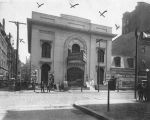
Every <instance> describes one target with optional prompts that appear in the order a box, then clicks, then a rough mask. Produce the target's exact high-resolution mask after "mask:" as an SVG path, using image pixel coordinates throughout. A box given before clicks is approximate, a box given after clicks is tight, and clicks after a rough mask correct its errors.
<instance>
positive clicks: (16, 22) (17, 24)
mask: <svg viewBox="0 0 150 120" xmlns="http://www.w3.org/2000/svg"><path fill="white" fill-rule="evenodd" d="M9 22H11V23H15V24H16V26H17V46H16V66H15V67H16V80H17V78H18V51H19V50H18V48H19V24H24V25H25V23H21V22H18V21H9ZM20 87H21V83H20ZM20 89H21V88H20Z"/></svg>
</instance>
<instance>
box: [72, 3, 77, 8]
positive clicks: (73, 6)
mask: <svg viewBox="0 0 150 120" xmlns="http://www.w3.org/2000/svg"><path fill="white" fill-rule="evenodd" d="M77 5H79V4H78V3H76V4H71V3H70V8H75V6H77Z"/></svg>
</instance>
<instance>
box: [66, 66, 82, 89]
mask: <svg viewBox="0 0 150 120" xmlns="http://www.w3.org/2000/svg"><path fill="white" fill-rule="evenodd" d="M67 81H68V85H69V86H76V87H80V86H81V85H82V84H83V81H84V71H83V70H81V69H80V68H77V67H72V68H69V69H68V70H67Z"/></svg>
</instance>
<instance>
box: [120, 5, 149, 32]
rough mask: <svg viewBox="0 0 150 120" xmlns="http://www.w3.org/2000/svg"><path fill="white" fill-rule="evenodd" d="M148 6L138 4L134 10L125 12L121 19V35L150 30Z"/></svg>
mask: <svg viewBox="0 0 150 120" xmlns="http://www.w3.org/2000/svg"><path fill="white" fill-rule="evenodd" d="M149 15H150V4H148V3H145V2H138V3H137V6H136V7H135V10H133V11H132V12H125V13H124V14H123V18H122V34H127V33H130V32H133V31H135V29H136V28H138V31H147V30H150V16H149Z"/></svg>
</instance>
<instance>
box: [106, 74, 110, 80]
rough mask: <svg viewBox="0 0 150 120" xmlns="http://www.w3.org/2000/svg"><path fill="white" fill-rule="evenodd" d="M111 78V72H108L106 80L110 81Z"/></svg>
mask: <svg viewBox="0 0 150 120" xmlns="http://www.w3.org/2000/svg"><path fill="white" fill-rule="evenodd" d="M110 79H111V73H110V72H106V81H109V80H110Z"/></svg>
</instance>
